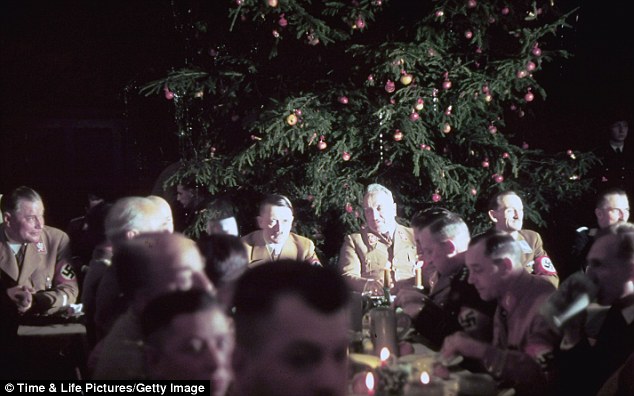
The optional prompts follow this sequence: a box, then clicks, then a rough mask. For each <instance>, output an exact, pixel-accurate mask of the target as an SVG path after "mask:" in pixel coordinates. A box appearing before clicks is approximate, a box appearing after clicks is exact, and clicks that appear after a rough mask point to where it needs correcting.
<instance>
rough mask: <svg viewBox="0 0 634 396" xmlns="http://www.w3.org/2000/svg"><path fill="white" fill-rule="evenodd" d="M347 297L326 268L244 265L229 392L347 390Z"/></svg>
mask: <svg viewBox="0 0 634 396" xmlns="http://www.w3.org/2000/svg"><path fill="white" fill-rule="evenodd" d="M325 285H327V286H325ZM348 298H349V292H348V289H347V287H346V283H345V281H344V280H343V279H342V278H341V276H340V275H339V274H338V273H336V272H335V271H333V270H331V269H326V268H322V267H319V266H314V265H309V264H307V263H305V262H301V261H290V260H281V261H279V262H277V263H275V264H273V263H267V264H263V265H260V266H257V267H255V268H251V269H249V270H248V271H247V272H246V273H245V274H244V275H243V276H242V277H241V278H240V280H239V281H238V285H237V287H236V294H235V296H234V307H235V315H234V320H235V327H236V353H235V354H234V360H233V367H234V372H235V383H234V385H235V389H234V391H235V392H234V393H233V394H235V395H240V396H299V395H301V396H318V395H329V396H344V395H346V387H347V377H348V375H347V366H348V353H347V351H348V318H349V314H348V309H347V304H348Z"/></svg>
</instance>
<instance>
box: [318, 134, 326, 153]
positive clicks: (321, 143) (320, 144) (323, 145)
mask: <svg viewBox="0 0 634 396" xmlns="http://www.w3.org/2000/svg"><path fill="white" fill-rule="evenodd" d="M324 139H325V137H324V136H321V137H320V138H319V142H318V143H317V148H318V149H320V150H322V151H323V150H325V149H326V147H328V145H327V144H326V142H325V141H324Z"/></svg>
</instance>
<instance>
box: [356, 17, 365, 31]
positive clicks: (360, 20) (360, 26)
mask: <svg viewBox="0 0 634 396" xmlns="http://www.w3.org/2000/svg"><path fill="white" fill-rule="evenodd" d="M354 26H356V27H357V29H363V28H364V27H365V21H364V20H363V18H361V17H359V18H357V20H356V21H355V22H354Z"/></svg>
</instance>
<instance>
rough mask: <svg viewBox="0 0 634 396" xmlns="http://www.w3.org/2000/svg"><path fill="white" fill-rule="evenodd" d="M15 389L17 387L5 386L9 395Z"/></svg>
mask: <svg viewBox="0 0 634 396" xmlns="http://www.w3.org/2000/svg"><path fill="white" fill-rule="evenodd" d="M14 389H15V387H14V386H13V384H6V385H5V386H4V390H6V391H7V392H9V393H11V392H13V390H14Z"/></svg>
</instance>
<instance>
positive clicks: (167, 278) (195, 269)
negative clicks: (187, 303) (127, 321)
mask: <svg viewBox="0 0 634 396" xmlns="http://www.w3.org/2000/svg"><path fill="white" fill-rule="evenodd" d="M167 244H169V245H170V246H168V247H166V248H165V250H164V254H162V255H161V257H159V258H158V259H157V265H156V266H155V269H156V270H155V271H152V273H150V274H148V284H149V285H151V288H152V294H153V295H154V296H157V295H160V294H163V293H169V292H172V291H176V290H190V289H192V288H196V289H202V290H209V289H210V288H211V282H210V281H209V278H207V276H206V275H205V272H204V262H203V258H202V256H201V255H200V252H199V251H198V249H197V248H196V247H195V245H190V244H185V243H181V242H180V241H170V242H167Z"/></svg>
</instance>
